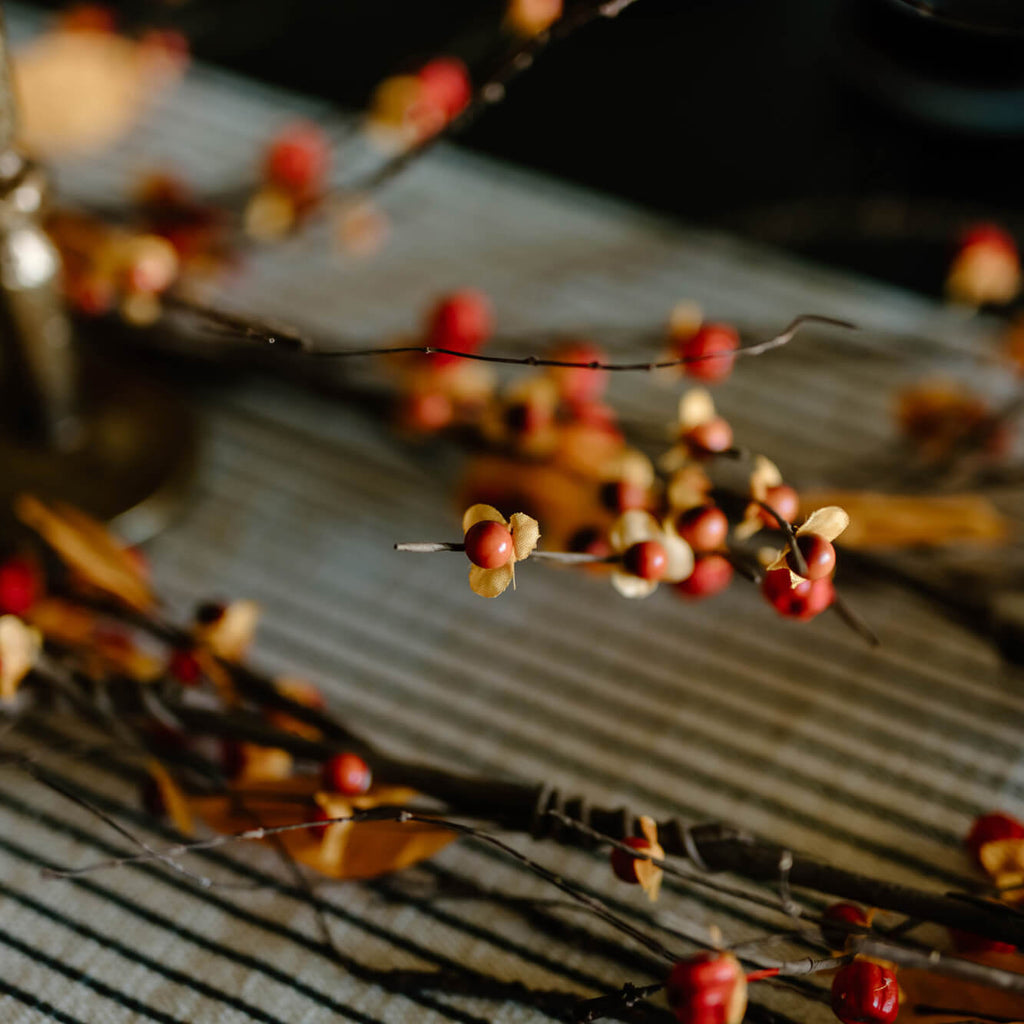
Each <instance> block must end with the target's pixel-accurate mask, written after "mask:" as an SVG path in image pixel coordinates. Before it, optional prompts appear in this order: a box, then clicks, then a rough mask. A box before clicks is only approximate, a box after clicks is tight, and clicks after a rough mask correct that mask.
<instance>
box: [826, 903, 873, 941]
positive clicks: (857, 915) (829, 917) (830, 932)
mask: <svg viewBox="0 0 1024 1024" xmlns="http://www.w3.org/2000/svg"><path fill="white" fill-rule="evenodd" d="M822 917H823V918H824V919H825V923H823V924H822V926H821V931H822V934H823V936H824V938H825V941H826V942H827V943H828V944H829V947H830V948H832V949H840V950H841V949H845V948H846V940H847V938H848V937H849V936H850V935H851V934H854V933H855V932H857V931H866V930H867V929H868V927H869V925H868V916H867V914H866V913H865V912H864V909H863V908H862V907H858V906H857V904H856V903H833V904H832V905H831V906H830V907H827V908H826V909H825V912H824V914H822ZM828 921H841V922H843V924H846V925H852V926H853V927H850V928H829V926H828V924H827V922H828Z"/></svg>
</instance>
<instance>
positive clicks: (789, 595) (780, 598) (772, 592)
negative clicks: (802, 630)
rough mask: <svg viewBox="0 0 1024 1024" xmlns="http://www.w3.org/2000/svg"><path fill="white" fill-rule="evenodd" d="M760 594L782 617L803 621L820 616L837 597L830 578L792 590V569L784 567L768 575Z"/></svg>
mask: <svg viewBox="0 0 1024 1024" xmlns="http://www.w3.org/2000/svg"><path fill="white" fill-rule="evenodd" d="M761 592H762V593H763V594H764V596H765V597H766V598H767V599H768V601H769V603H770V604H771V605H772V607H773V608H774V609H775V610H776V611H777V612H778V613H779V614H780V615H782V616H784V617H785V618H787V619H798V620H801V621H803V620H806V619H813V618H814V616H815V615H820V614H821V613H822V612H823V611H824V610H825V609H826V608H828V606H829V605H830V604H832V600H833V598H834V597H835V588H834V587H833V586H832V580H831V578H830V577H827V576H826V577H825V578H823V579H820V580H804V581H803V582H801V583H798V584H797V585H796V586H793V584H792V582H791V579H790V575H789V569H787V568H785V567H783V568H781V569H771V570H769V571H768V572H766V573H765V575H764V580H763V582H762V583H761Z"/></svg>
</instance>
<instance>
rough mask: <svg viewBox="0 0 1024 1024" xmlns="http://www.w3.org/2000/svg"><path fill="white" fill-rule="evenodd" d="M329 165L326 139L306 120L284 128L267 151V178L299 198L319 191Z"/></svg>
mask: <svg viewBox="0 0 1024 1024" xmlns="http://www.w3.org/2000/svg"><path fill="white" fill-rule="evenodd" d="M330 166H331V146H330V143H329V142H328V140H327V136H326V135H325V134H324V132H323V130H322V129H321V128H320V127H318V126H317V125H315V124H312V123H310V122H307V121H300V122H298V123H296V124H292V125H289V126H288V127H286V128H284V129H283V130H282V131H280V132H279V133H278V134H277V136H276V137H275V138H274V140H273V142H271V144H270V148H269V150H268V151H267V157H266V173H267V177H268V178H269V179H270V181H271V182H272V183H273V184H275V185H277V186H279V187H280V188H283V189H286V190H287V191H289V192H293V193H298V194H300V195H309V194H310V193H316V192H320V191H322V190H323V187H324V179H325V178H326V177H327V172H328V170H329V168H330Z"/></svg>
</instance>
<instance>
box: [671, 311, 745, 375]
mask: <svg viewBox="0 0 1024 1024" xmlns="http://www.w3.org/2000/svg"><path fill="white" fill-rule="evenodd" d="M739 344H740V336H739V334H737V333H736V329H735V328H733V327H730V326H729V325H728V324H705V325H704V326H703V327H701V328H700V330H698V331H697V333H696V334H694V335H691V336H690V337H689V338H687V339H686V340H685V341H684V342H683V343H682V345H681V346H680V349H679V356H680V358H682V359H692V360H694V361H693V362H691V363H686V365H685V367H684V369H685V370H686V373H687V374H688V375H689V376H690V377H693V378H694V379H695V380H704V381H708V382H709V383H714V382H715V381H720V380H725V378H726V377H728V376H729V374H730V373H732V364H733V362H734V361H735V357H734V356H732V355H730V354H729V353H731V352H735V350H736V349H737V348H739Z"/></svg>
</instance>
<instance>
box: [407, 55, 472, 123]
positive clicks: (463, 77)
mask: <svg viewBox="0 0 1024 1024" xmlns="http://www.w3.org/2000/svg"><path fill="white" fill-rule="evenodd" d="M416 77H417V78H418V79H419V83H420V103H421V104H422V105H423V106H424V107H426V108H428V109H429V110H431V111H437V112H438V113H440V114H441V115H442V116H443V117H444V119H445V121H450V120H452V118H454V117H458V116H459V114H461V113H462V111H463V110H465V109H466V107H467V106H468V104H469V101H470V99H471V97H472V95H473V86H472V85H471V84H470V81H469V72H468V71H467V70H466V65H465V64H463V63H462V61H461V60H458V59H457V58H456V57H438V58H437V59H435V60H432V61H429V62H428V63H426V64H424V65H423V67H422V68H420V70H419V73H418V74H417V75H416Z"/></svg>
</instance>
